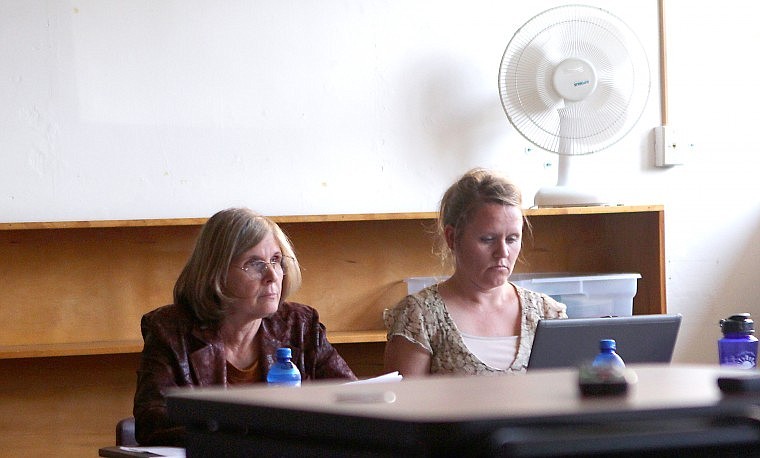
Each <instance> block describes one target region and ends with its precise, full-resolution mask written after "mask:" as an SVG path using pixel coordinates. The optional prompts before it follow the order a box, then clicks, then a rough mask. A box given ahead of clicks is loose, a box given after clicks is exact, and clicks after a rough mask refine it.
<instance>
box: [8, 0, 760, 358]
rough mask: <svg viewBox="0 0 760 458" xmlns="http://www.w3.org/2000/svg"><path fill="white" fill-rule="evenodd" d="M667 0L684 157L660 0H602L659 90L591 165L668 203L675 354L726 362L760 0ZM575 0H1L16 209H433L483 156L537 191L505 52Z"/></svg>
mask: <svg viewBox="0 0 760 458" xmlns="http://www.w3.org/2000/svg"><path fill="white" fill-rule="evenodd" d="M665 1H666V3H667V6H668V12H669V14H668V22H667V26H668V30H669V40H668V44H669V69H668V70H669V76H670V78H669V89H670V91H669V96H670V103H669V108H670V124H671V126H673V127H674V128H676V129H678V131H679V132H680V138H681V140H682V141H683V142H684V143H693V144H694V145H695V146H694V148H690V149H689V150H690V154H689V157H688V162H687V164H686V165H683V166H678V167H674V168H670V169H658V168H655V167H654V166H653V164H654V159H653V151H652V133H651V132H652V128H653V127H655V126H658V125H659V124H660V123H661V120H660V99H659V85H658V78H659V67H658V23H657V2H656V1H655V0H647V1H642V0H625V1H614V2H613V1H611V0H610V1H595V2H589V3H590V4H594V5H597V6H601V7H603V8H607V9H609V10H610V11H612V12H614V13H615V14H617V15H618V16H620V17H622V18H623V19H624V20H625V21H626V22H627V23H628V24H630V25H631V26H632V27H633V28H634V29H635V30H636V32H637V33H638V35H639V38H640V39H641V40H642V43H643V45H644V47H645V49H646V50H647V53H648V54H649V59H650V65H651V72H652V84H653V86H652V94H651V95H650V99H649V102H648V105H647V107H646V109H645V112H644V114H643V116H642V118H641V120H640V121H639V123H638V124H637V126H636V127H635V128H634V129H633V131H632V132H631V133H630V134H629V135H628V136H627V137H626V138H625V139H624V140H623V141H621V142H620V143H618V144H616V145H615V146H614V147H612V148H610V149H608V150H605V151H602V152H600V153H597V154H595V155H592V156H589V157H586V158H584V160H583V161H582V163H581V164H580V166H581V168H580V169H578V170H577V171H578V172H579V176H581V177H582V178H584V179H585V180H586V181H587V182H589V183H593V184H595V185H598V186H600V187H604V189H605V190H606V191H607V192H609V193H610V195H612V196H615V197H617V198H619V199H620V201H621V202H625V203H663V204H665V206H666V255H667V287H668V305H669V310H670V311H672V312H676V313H683V314H684V328H683V331H682V334H681V337H680V339H679V343H678V348H677V349H676V355H675V359H676V360H677V361H684V362H714V361H715V359H716V358H715V340H716V339H717V338H718V337H719V331H718V326H717V321H718V320H719V319H720V318H721V317H724V316H726V315H728V314H730V313H733V312H738V311H749V312H751V313H753V315H756V316H758V317H760V300H759V299H757V298H758V297H760V289H759V288H760V287H759V286H758V280H759V279H760V278H759V277H760V273H759V272H760V261H758V259H760V256H759V255H760V253H758V251H759V250H760V248H758V247H760V243H759V242H760V199H758V197H757V194H758V193H757V191H758V189H760V186H758V184H757V183H756V182H754V181H753V180H752V178H753V176H754V175H755V174H756V168H757V166H758V162H759V161H760V159H758V140H757V138H756V136H755V135H753V134H754V131H755V130H757V128H756V127H755V126H754V125H753V122H754V121H755V120H756V119H757V115H756V107H757V106H758V101H759V100H758V99H759V98H760V96H759V95H758V93H757V91H753V90H752V87H753V86H752V83H754V80H755V78H754V75H755V74H757V73H758V64H757V63H756V61H757V60H756V59H754V57H753V56H754V51H753V50H754V49H756V48H757V47H758V44H760V38H758V32H757V29H758V28H757V27H756V26H755V24H753V23H752V21H751V19H750V18H752V17H757V14H758V13H760V6H756V5H755V4H754V3H753V2H752V1H750V0H726V1H725V2H724V3H723V4H722V5H721V11H722V14H724V15H728V16H729V17H730V18H729V19H727V20H726V19H724V20H721V21H720V22H718V21H715V19H716V16H715V9H714V4H712V3H708V2H707V1H705V0H694V1H686V0H665ZM564 3H565V2H557V1H533V2H505V1H502V0H472V1H469V2H461V1H455V0H446V1H433V0H428V1H423V0H405V1H400V0H330V1H315V0H311V1H309V0H269V1H264V0H229V1H224V2H203V1H200V0H184V1H168V0H166V1H156V0H143V1H138V0H112V1H102V0H81V1H71V2H66V1H57V0H17V1H11V0H0V69H1V70H2V71H1V72H0V75H2V78H0V100H2V101H3V103H2V104H0V153H1V154H2V158H3V165H2V167H0V221H35V220H46V221H48V220H79V219H129V218H162V217H202V216H209V215H210V214H212V213H213V212H214V211H216V210H218V209H220V208H224V207H227V206H230V205H247V206H250V207H252V208H254V209H257V210H259V211H261V212H263V213H266V214H270V215H288V214H320V213H354V212H360V213H365V212H396V211H432V210H434V209H435V205H436V203H437V200H438V198H439V197H440V194H441V192H442V191H443V189H444V188H445V187H446V186H447V185H448V184H449V183H450V182H451V181H452V180H453V179H454V178H455V177H456V176H457V175H459V174H461V173H462V172H463V171H465V170H466V169H467V168H469V167H472V166H476V165H481V166H487V167H494V168H498V169H501V170H503V171H505V172H506V173H508V174H510V175H511V176H513V178H515V179H516V180H517V181H518V183H519V184H520V185H521V186H522V187H523V190H524V192H525V194H526V197H527V198H528V199H529V200H530V196H532V194H533V193H534V192H535V190H536V189H538V188H539V187H540V186H541V185H544V184H552V183H553V182H554V180H555V174H556V157H555V156H554V155H551V154H549V153H543V152H540V151H538V150H536V149H535V148H532V149H531V151H530V152H526V149H527V148H528V147H529V146H530V145H529V143H528V142H527V141H526V140H524V139H523V138H522V137H521V136H520V135H519V134H518V133H517V132H515V130H514V129H513V128H512V127H511V126H510V125H509V123H508V122H507V119H506V116H505V115H504V112H503V110H502V108H501V106H500V101H499V97H498V89H497V72H498V67H499V62H500V59H501V55H502V53H503V51H504V48H505V46H506V44H507V42H508V41H509V39H510V37H511V36H512V34H513V33H514V32H515V31H516V30H517V28H518V27H519V26H520V25H521V24H522V23H524V22H525V21H526V20H528V19H529V18H530V17H532V16H533V15H535V14H537V13H539V12H541V11H543V10H545V9H546V8H549V7H551V6H556V5H561V4H564ZM547 163H549V164H551V165H549V166H548V167H547V166H546V165H545V164H547Z"/></svg>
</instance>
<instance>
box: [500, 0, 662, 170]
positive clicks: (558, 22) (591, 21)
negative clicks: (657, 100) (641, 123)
mask: <svg viewBox="0 0 760 458" xmlns="http://www.w3.org/2000/svg"><path fill="white" fill-rule="evenodd" d="M568 58H581V59H584V60H586V61H588V62H589V63H590V64H591V65H592V66H593V67H594V69H595V71H596V76H597V86H596V89H595V90H594V91H593V93H592V94H591V95H589V96H588V97H586V98H584V99H583V100H580V101H577V102H570V101H566V100H565V99H563V97H562V96H560V94H559V93H558V92H557V90H556V89H555V87H554V85H553V82H552V77H553V74H554V70H555V68H556V67H557V66H558V65H559V64H560V63H561V62H562V61H563V60H565V59H568ZM649 90H650V79H649V63H648V61H647V58H646V53H645V52H644V49H643V47H642V46H641V43H640V42H639V41H638V39H637V37H636V36H635V34H634V33H633V31H632V30H631V29H630V28H629V27H628V26H627V25H626V24H625V23H623V22H622V21H621V20H620V19H618V18H617V17H616V16H614V15H612V14H611V13H609V12H607V11H605V10H602V9H600V8H596V7H590V6H582V5H569V6H561V7H557V8H552V9H550V10H547V11H544V12H543V13H541V14H539V15H537V16H535V17H533V18H532V19H531V20H529V21H528V22H527V23H525V24H524V25H523V26H522V27H521V28H520V29H519V30H518V31H517V32H516V33H515V34H514V36H513V37H512V39H511V40H510V42H509V44H508V45H507V48H506V50H505V52H504V55H503V57H502V61H501V68H500V71H499V92H500V96H501V101H502V106H503V107H504V111H505V112H506V114H507V117H508V119H509V121H510V123H512V125H513V126H514V127H515V129H517V130H518V131H519V132H520V133H521V134H522V135H523V136H524V137H525V138H527V139H528V140H529V141H530V142H532V143H534V144H535V145H536V146H538V147H540V148H542V149H545V150H547V151H552V152H555V153H560V154H568V155H580V154H589V153H594V152H596V151H599V150H602V149H604V148H607V147H609V146H611V145H613V144H614V143H616V142H617V141H618V140H620V139H621V138H622V137H624V136H625V135H626V134H627V133H628V132H629V131H630V130H631V128H633V126H634V125H635V124H636V122H637V121H638V119H639V117H640V116H641V114H642V112H643V110H644V106H645V105H646V100H647V98H648V96H649Z"/></svg>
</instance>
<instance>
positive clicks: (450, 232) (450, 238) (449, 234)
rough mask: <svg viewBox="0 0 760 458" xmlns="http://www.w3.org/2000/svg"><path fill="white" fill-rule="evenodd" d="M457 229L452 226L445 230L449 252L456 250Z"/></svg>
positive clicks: (449, 225)
mask: <svg viewBox="0 0 760 458" xmlns="http://www.w3.org/2000/svg"><path fill="white" fill-rule="evenodd" d="M456 232H457V231H456V229H454V226H452V225H451V224H448V225H447V226H446V227H444V228H443V237H444V238H445V239H446V246H447V247H449V250H452V251H453V250H454V241H455V240H456Z"/></svg>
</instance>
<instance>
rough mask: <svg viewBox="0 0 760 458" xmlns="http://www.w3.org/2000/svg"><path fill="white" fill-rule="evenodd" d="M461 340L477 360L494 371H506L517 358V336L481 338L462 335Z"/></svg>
mask: <svg viewBox="0 0 760 458" xmlns="http://www.w3.org/2000/svg"><path fill="white" fill-rule="evenodd" d="M462 340H463V341H464V344H465V345H466V346H467V349H468V350H470V352H471V353H472V354H473V355H475V356H477V357H478V359H479V360H481V361H482V362H484V363H486V364H488V365H489V366H491V367H494V368H496V369H506V368H508V367H509V366H511V365H512V363H513V362H514V360H515V357H516V356H517V336H507V337H481V336H473V335H470V334H465V333H462Z"/></svg>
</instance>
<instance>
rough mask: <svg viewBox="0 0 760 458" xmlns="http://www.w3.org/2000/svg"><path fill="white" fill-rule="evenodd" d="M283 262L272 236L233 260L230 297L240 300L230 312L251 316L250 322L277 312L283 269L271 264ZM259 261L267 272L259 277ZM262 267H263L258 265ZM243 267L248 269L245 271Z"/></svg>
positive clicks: (229, 281) (263, 272) (264, 271)
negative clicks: (265, 263) (277, 261)
mask: <svg viewBox="0 0 760 458" xmlns="http://www.w3.org/2000/svg"><path fill="white" fill-rule="evenodd" d="M281 259H282V252H281V251H280V246H279V244H278V243H277V241H276V240H275V238H274V235H272V234H271V233H270V234H268V235H267V236H266V237H264V238H263V239H262V240H261V242H259V243H258V245H256V246H254V247H253V248H251V249H249V250H248V251H246V252H245V253H243V254H241V255H239V256H236V257H235V258H233V259H232V264H231V265H230V268H229V271H228V273H227V285H226V289H227V294H229V295H231V296H233V297H236V298H237V300H236V301H235V303H234V304H233V305H232V306H231V308H230V309H229V312H230V313H234V314H243V315H248V316H249V317H250V318H251V319H256V318H263V317H265V316H269V315H271V314H273V313H274V312H276V311H277V307H278V306H279V304H280V294H281V292H282V277H283V273H282V270H281V269H278V268H275V267H274V266H273V265H272V264H271V262H273V261H276V260H281ZM256 261H265V262H267V263H270V264H267V266H266V269H265V270H263V271H262V272H261V274H259V273H258V272H257V270H258V269H256V268H255V267H256V266H257V264H255V263H256ZM258 267H259V268H261V267H262V264H261V263H259V264H258ZM243 268H247V271H246V270H243Z"/></svg>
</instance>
